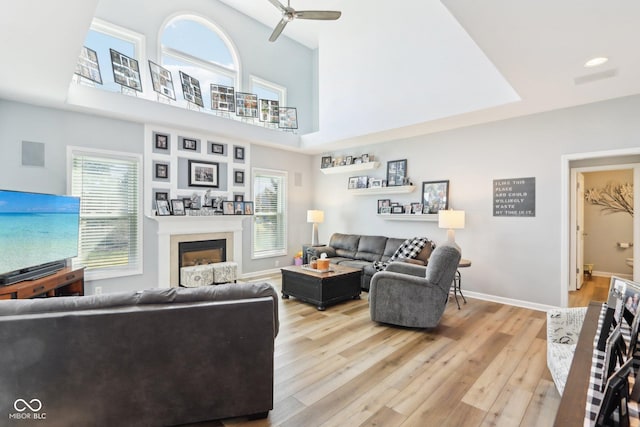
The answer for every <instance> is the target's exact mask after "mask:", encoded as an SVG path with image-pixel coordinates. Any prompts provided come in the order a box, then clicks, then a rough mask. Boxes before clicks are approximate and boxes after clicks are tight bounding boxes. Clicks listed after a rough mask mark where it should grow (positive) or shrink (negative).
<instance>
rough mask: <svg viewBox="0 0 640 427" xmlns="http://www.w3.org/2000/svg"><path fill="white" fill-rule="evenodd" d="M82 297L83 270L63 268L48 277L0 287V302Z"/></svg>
mask: <svg viewBox="0 0 640 427" xmlns="http://www.w3.org/2000/svg"><path fill="white" fill-rule="evenodd" d="M45 295H46V296H47V297H57V296H68V295H81V296H82V295H84V268H77V269H75V270H74V269H73V268H71V267H65V268H63V269H62V270H60V271H57V272H55V273H53V274H50V275H49V276H45V277H42V278H40V279H35V280H25V281H23V282H18V283H14V284H12V285H6V286H0V300H3V299H25V298H33V297H38V296H45Z"/></svg>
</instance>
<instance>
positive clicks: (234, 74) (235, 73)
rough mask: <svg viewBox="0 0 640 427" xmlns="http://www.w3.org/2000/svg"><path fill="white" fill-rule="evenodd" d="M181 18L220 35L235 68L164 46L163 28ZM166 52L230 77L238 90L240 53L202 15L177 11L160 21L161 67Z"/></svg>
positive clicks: (226, 37) (223, 33)
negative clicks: (177, 12)
mask: <svg viewBox="0 0 640 427" xmlns="http://www.w3.org/2000/svg"><path fill="white" fill-rule="evenodd" d="M183 19H188V20H192V21H195V22H197V23H199V24H201V25H204V26H205V27H207V28H208V29H210V30H211V31H213V32H214V33H216V34H217V35H218V37H220V39H221V40H222V41H223V42H224V44H225V45H226V46H227V48H228V49H229V53H230V54H231V58H232V59H233V62H234V63H235V65H236V69H235V70H234V69H232V68H228V67H225V66H223V65H220V64H216V63H214V62H210V61H206V60H204V59H201V58H197V57H195V56H193V55H190V54H188V53H186V52H181V51H179V50H176V49H173V48H171V47H168V46H165V45H163V44H162V35H163V34H164V31H165V29H166V28H167V27H168V26H169V25H171V23H173V22H174V21H178V20H183ZM165 54H167V55H169V56H172V57H174V58H176V59H178V60H180V61H186V62H190V63H193V64H194V65H195V66H197V67H200V68H202V69H204V70H206V71H208V72H212V73H214V74H215V73H217V74H222V75H224V76H226V77H229V78H231V80H232V81H233V87H234V88H236V91H237V92H240V91H241V90H242V89H241V86H242V79H241V78H240V76H241V75H242V74H241V72H240V70H241V69H242V67H241V63H240V55H239V54H238V49H237V48H236V46H235V44H234V43H233V42H232V41H231V38H230V37H229V36H228V35H227V34H226V33H225V32H224V31H223V30H222V29H221V28H220V27H219V26H218V25H216V24H215V23H214V22H213V21H211V20H209V19H207V18H204V17H202V16H199V15H195V14H192V13H179V14H175V15H172V16H170V17H168V18H167V19H165V21H164V22H163V23H162V25H161V26H160V30H159V31H158V56H157V58H158V64H160V65H162V66H163V67H165V64H164V62H163V60H162V59H163V56H164V55H165ZM200 90H202V91H205V90H207V91H208V90H209V87H206V88H203V87H201V88H200Z"/></svg>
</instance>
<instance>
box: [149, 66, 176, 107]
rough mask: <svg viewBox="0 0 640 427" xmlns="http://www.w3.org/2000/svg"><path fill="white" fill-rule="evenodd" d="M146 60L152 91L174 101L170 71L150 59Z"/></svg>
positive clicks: (174, 92)
mask: <svg viewBox="0 0 640 427" xmlns="http://www.w3.org/2000/svg"><path fill="white" fill-rule="evenodd" d="M148 62H149V71H150V73H151V86H152V87H153V91H154V92H156V93H158V94H160V95H162V96H164V97H167V98H169V99H172V100H174V101H175V100H176V91H175V89H174V87H173V76H172V75H171V71H169V70H167V69H166V68H164V67H163V66H161V65H158V64H156V63H155V62H153V61H152V60H150V59H149V60H148Z"/></svg>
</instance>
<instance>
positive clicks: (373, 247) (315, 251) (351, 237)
mask: <svg viewBox="0 0 640 427" xmlns="http://www.w3.org/2000/svg"><path fill="white" fill-rule="evenodd" d="M405 240H406V239H398V238H394V237H384V236H365V235H360V234H341V233H334V234H333V235H332V236H331V239H329V244H328V245H326V246H315V247H311V248H309V249H308V250H307V255H308V257H309V258H311V257H312V256H315V257H318V258H319V257H320V256H321V255H322V254H327V257H328V258H329V261H330V262H331V263H332V264H340V265H346V266H348V267H354V268H361V269H362V279H361V280H362V289H363V290H365V291H368V290H369V284H370V283H371V277H372V276H373V275H374V274H375V273H376V271H377V270H376V269H375V268H374V266H373V263H374V262H375V261H382V262H384V261H388V260H389V258H391V257H392V256H393V254H394V253H395V252H396V250H397V249H398V248H399V247H400V245H401V244H402V243H403V242H404V241H405ZM431 251H432V247H431V246H429V245H427V246H426V247H425V248H424V249H423V250H422V252H420V254H419V255H418V256H417V257H416V258H415V259H412V260H405V261H408V262H412V263H415V264H418V265H426V264H427V261H428V259H429V256H431Z"/></svg>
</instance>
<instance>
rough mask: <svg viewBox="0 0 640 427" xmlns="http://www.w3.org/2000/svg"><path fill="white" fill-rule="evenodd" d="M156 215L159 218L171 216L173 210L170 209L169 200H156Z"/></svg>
mask: <svg viewBox="0 0 640 427" xmlns="http://www.w3.org/2000/svg"><path fill="white" fill-rule="evenodd" d="M156 215H157V216H169V215H171V209H170V208H169V201H168V200H156Z"/></svg>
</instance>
